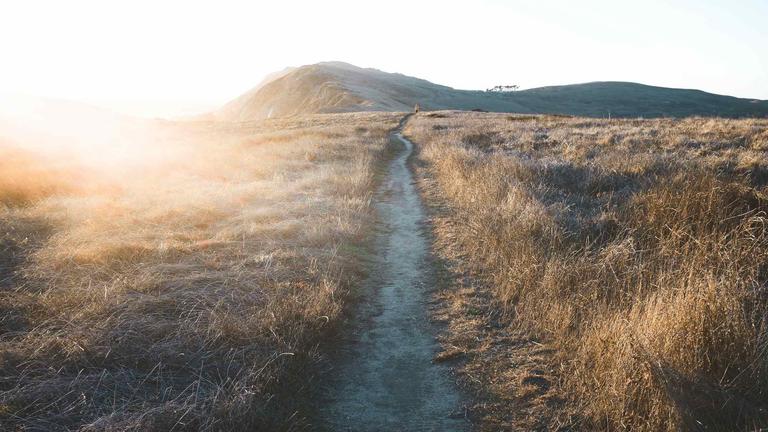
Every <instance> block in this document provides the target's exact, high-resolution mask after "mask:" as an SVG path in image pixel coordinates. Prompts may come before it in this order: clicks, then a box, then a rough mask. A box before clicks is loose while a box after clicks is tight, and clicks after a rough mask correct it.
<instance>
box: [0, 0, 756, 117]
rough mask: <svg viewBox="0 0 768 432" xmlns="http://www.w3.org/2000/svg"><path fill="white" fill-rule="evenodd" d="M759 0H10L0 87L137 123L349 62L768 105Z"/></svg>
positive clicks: (457, 81)
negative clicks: (300, 70)
mask: <svg viewBox="0 0 768 432" xmlns="http://www.w3.org/2000/svg"><path fill="white" fill-rule="evenodd" d="M766 21H768V3H766V2H764V1H762V0H748V1H740V2H728V1H693V0H683V1H662V0H652V1H645V2H633V3H628V2H615V1H607V0H605V1H603V0H593V1H583V2H570V1H565V0H558V1H549V2H546V3H545V2H531V1H489V0H486V1H482V2H476V1H473V2H451V1H420V2H413V1H402V0H395V1H388V2H365V1H341V0H333V1H323V2H316V1H281V2H246V1H242V2H241V1H217V2H212V1H211V2H189V1H164V2H157V1H144V0H141V1H132V2H110V1H83V0H76V1H67V2H61V1H34V0H32V1H24V2H21V1H17V2H9V3H6V4H4V6H3V8H2V13H0V47H1V49H0V53H1V55H2V67H0V92H4V93H20V94H26V95H33V96H45V97H55V98H63V99H72V100H77V101H84V102H88V103H91V104H94V105H99V106H106V107H109V108H112V109H114V110H117V111H123V112H129V113H135V114H144V115H162V116H165V115H183V114H190V113H195V112H201V111H205V110H207V109H211V108H214V107H217V106H219V105H220V104H222V103H224V102H226V101H227V100H230V99H232V98H234V97H236V96H237V95H239V94H240V93H242V92H244V91H246V90H247V89H249V88H251V87H253V86H254V85H255V84H256V83H258V81H259V80H260V79H261V78H262V77H263V76H264V75H265V74H267V73H269V72H272V71H275V70H279V69H282V68H284V67H286V66H298V65H303V64H310V63H315V62H319V61H328V60H340V61H345V62H349V63H352V64H355V65H358V66H362V67H375V68H378V69H382V70H384V71H388V72H400V73H404V74H407V75H413V76H418V77H421V78H425V79H428V80H430V81H433V82H436V83H439V84H445V85H449V86H452V87H455V88H462V89H483V88H486V87H489V86H493V85H496V84H518V85H520V86H522V87H523V88H530V87H537V86H545V85H555V84H569V83H578V82H589V81H601V80H617V81H635V82H641V83H646V84H653V85H661V86H670V87H683V88H700V89H703V90H706V91H709V92H713V93H720V94H729V95H735V96H741V97H752V98H762V99H768V84H766V83H767V82H768V80H767V79H766V78H768V56H766V55H765V54H766V51H765V47H766V46H768V26H766V25H764V23H765V22H766Z"/></svg>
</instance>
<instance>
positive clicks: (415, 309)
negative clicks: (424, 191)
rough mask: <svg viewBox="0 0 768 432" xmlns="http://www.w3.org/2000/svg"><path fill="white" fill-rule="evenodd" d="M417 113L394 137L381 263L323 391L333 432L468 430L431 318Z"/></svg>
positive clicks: (383, 203) (379, 197)
mask: <svg viewBox="0 0 768 432" xmlns="http://www.w3.org/2000/svg"><path fill="white" fill-rule="evenodd" d="M409 117H410V116H406V117H405V118H404V119H403V120H402V121H401V123H400V126H399V127H398V128H397V129H396V130H395V131H393V132H392V139H393V140H394V141H395V142H397V143H399V144H400V145H402V151H401V153H400V154H399V155H398V156H397V157H396V158H394V159H393V160H392V161H391V162H390V165H389V168H388V172H387V175H386V178H385V180H384V181H383V183H382V185H381V186H380V188H379V190H378V191H377V193H376V196H375V204H374V205H375V209H376V211H377V213H378V220H379V222H378V224H379V226H378V227H377V230H376V232H377V234H376V237H375V258H374V260H373V261H374V262H373V265H372V269H371V272H370V274H369V277H368V280H367V281H366V282H365V285H364V287H363V290H364V291H363V292H364V297H363V298H362V300H361V301H360V304H359V308H358V310H357V312H356V315H355V318H354V320H353V321H352V323H351V325H350V328H351V329H353V330H350V334H349V339H350V340H349V341H346V340H345V341H343V342H342V343H340V346H341V347H342V348H340V349H341V352H339V353H338V356H337V357H338V358H336V359H334V360H335V362H334V370H333V371H332V372H331V374H332V375H333V376H332V377H331V378H330V381H329V382H328V383H327V387H326V388H324V389H323V394H324V397H323V406H322V408H321V413H320V414H321V419H322V421H323V422H324V423H325V425H324V426H325V427H326V428H327V429H328V430H333V431H355V432H358V431H360V432H362V431H441V432H443V431H464V430H468V429H469V424H468V423H467V422H466V420H464V418H463V415H462V411H461V409H460V406H461V397H460V394H459V391H458V389H457V387H456V385H455V383H454V380H453V379H452V377H451V376H450V374H449V370H448V368H447V367H446V366H442V365H438V364H434V363H433V362H432V358H433V357H434V355H435V353H436V351H437V349H438V346H437V342H436V341H435V338H434V333H435V329H434V328H433V326H432V325H431V323H430V322H429V320H428V317H427V313H428V312H427V303H428V299H429V291H430V289H431V288H432V286H433V285H434V280H435V277H434V270H433V268H432V264H431V263H430V260H429V259H428V254H429V241H428V239H427V236H426V235H425V233H424V229H425V226H424V220H425V213H424V209H423V207H422V203H421V199H420V197H419V193H418V191H417V190H416V187H415V185H414V180H413V175H412V173H411V171H410V169H409V167H408V158H409V157H410V155H411V153H412V152H413V144H412V143H411V142H410V141H408V140H407V139H405V138H404V137H403V136H402V130H403V127H404V126H405V124H406V123H407V121H408V118H409Z"/></svg>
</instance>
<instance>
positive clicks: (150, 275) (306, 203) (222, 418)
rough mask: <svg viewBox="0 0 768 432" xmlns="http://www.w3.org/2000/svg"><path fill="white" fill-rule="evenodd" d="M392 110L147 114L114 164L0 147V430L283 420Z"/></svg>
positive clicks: (345, 280)
mask: <svg viewBox="0 0 768 432" xmlns="http://www.w3.org/2000/svg"><path fill="white" fill-rule="evenodd" d="M400 117H401V115H399V114H396V113H379V114H362V113H361V114H338V115H314V116H305V117H300V118H292V119H282V120H267V121H262V122H250V123H208V122H188V123H172V122H158V123H157V124H156V125H154V126H152V127H151V128H150V129H151V133H150V134H149V135H147V137H148V138H146V139H147V140H149V141H148V142H144V143H142V146H141V148H138V149H133V150H132V152H128V153H130V156H131V158H130V160H131V161H133V162H130V163H127V162H126V161H125V160H123V159H121V158H123V157H124V156H126V155H125V154H120V155H112V156H113V158H112V159H110V160H118V162H120V163H118V164H114V165H110V164H108V163H106V162H104V163H94V160H93V158H89V156H90V155H89V152H88V151H87V150H86V151H85V152H81V153H80V154H62V153H56V152H53V151H47V152H46V151H38V150H39V149H37V148H36V147H35V146H28V145H26V144H28V143H21V142H17V141H13V140H4V141H3V142H2V143H0V430H29V431H34V430H39V431H47V430H77V429H80V430H94V431H96V430H104V431H106V430H142V431H144V430H157V431H168V430H257V429H258V430H275V429H279V428H290V427H294V426H295V427H298V426H300V425H301V423H302V421H303V420H302V419H303V416H304V414H305V413H304V412H301V411H300V404H301V402H302V397H301V396H300V395H301V394H304V393H306V387H307V386H308V385H309V383H310V382H311V378H312V376H313V372H314V371H313V369H312V367H313V365H314V364H315V363H316V362H317V360H318V358H319V357H320V355H321V354H320V353H321V352H322V345H323V343H324V342H325V341H326V339H327V338H328V336H329V335H330V334H331V333H332V331H333V329H334V325H335V324H336V322H337V318H338V317H339V314H340V311H341V310H342V306H343V304H344V299H345V296H346V295H347V293H348V292H349V290H350V289H351V288H353V287H354V286H355V283H356V282H357V281H358V280H359V278H360V277H361V274H360V270H361V266H362V261H363V260H364V259H365V254H363V253H361V252H360V250H361V247H362V246H364V241H365V239H366V237H367V235H368V233H367V231H366V228H367V226H368V225H370V219H371V218H372V217H373V212H372V211H371V208H370V206H371V197H372V193H373V186H374V183H375V181H376V178H375V177H376V172H377V169H378V168H377V167H378V165H379V164H380V163H381V161H382V160H383V158H386V154H387V145H388V139H389V138H388V132H389V130H391V129H392V128H394V126H395V125H396V124H397V121H398V120H399V119H400ZM137 145H138V144H137ZM104 147H108V146H100V147H99V148H104ZM102 159H104V158H102ZM318 347H320V348H318ZM297 395H298V396H297Z"/></svg>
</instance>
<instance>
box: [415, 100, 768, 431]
mask: <svg viewBox="0 0 768 432" xmlns="http://www.w3.org/2000/svg"><path fill="white" fill-rule="evenodd" d="M406 133H407V134H408V135H409V136H410V137H411V138H412V139H413V140H414V141H415V142H416V143H417V145H419V146H420V155H419V159H418V162H417V166H418V172H419V174H420V175H421V176H422V186H423V189H424V191H425V192H426V194H427V198H428V203H429V204H430V205H431V206H432V207H433V211H434V229H435V233H436V244H437V246H438V250H439V253H440V254H441V255H442V256H443V257H444V258H445V259H446V260H447V262H448V263H449V264H450V267H451V269H452V271H453V272H454V273H453V274H454V276H466V275H471V276H473V277H474V280H476V281H482V283H476V282H472V281H469V282H468V281H467V279H468V278H461V279H460V280H459V281H458V282H456V283H455V284H454V288H453V290H449V292H447V293H446V294H444V299H445V300H446V303H445V305H444V307H443V308H442V311H441V314H440V315H441V316H442V317H444V318H446V319H448V320H449V325H450V327H449V334H448V336H447V337H446V338H445V340H444V345H445V347H446V350H447V351H448V352H453V353H458V354H451V356H458V355H463V356H464V357H465V358H466V361H465V362H464V363H463V365H462V366H461V370H462V373H463V376H464V378H465V379H466V380H467V381H468V382H469V383H470V384H472V385H473V387H474V388H475V389H477V390H479V391H480V393H479V394H480V396H479V397H480V398H481V399H484V400H485V404H484V405H483V407H484V408H478V409H477V411H478V413H477V415H479V416H480V417H481V418H482V421H483V423H482V424H483V425H484V426H485V428H486V429H488V430H496V429H498V428H501V427H502V426H510V425H517V426H520V425H523V426H524V428H533V427H549V428H556V427H558V425H562V424H565V425H570V426H571V427H575V428H578V429H584V430H593V429H605V430H615V429H631V430H647V431H658V430H670V431H671V430H680V429H683V430H698V429H701V430H703V429H706V430H739V429H742V430H743V429H753V428H757V427H759V426H763V427H764V426H766V425H768V422H767V421H766V419H767V418H768V416H766V414H767V413H766V411H765V410H766V409H767V408H768V404H766V400H768V399H767V398H768V375H767V373H768V358H767V357H766V355H767V354H766V349H767V348H768V346H767V345H766V342H767V341H768V329H767V328H766V326H767V325H768V321H766V313H768V304H767V303H766V302H767V301H768V293H766V288H767V285H766V282H767V281H768V272H767V271H766V270H767V269H766V264H768V231H767V230H768V219H767V217H768V215H767V214H766V211H768V195H767V193H768V189H766V184H767V183H768V153H767V152H768V121H766V120H725V119H707V118H691V119H681V120H668V119H662V120H610V121H609V120H600V119H582V118H564V117H546V116H544V117H532V116H525V117H524V116H509V115H500V114H499V115H497V114H479V113H432V114H420V115H419V116H417V117H414V118H413V119H412V120H411V122H410V123H409V126H408V128H407V129H406ZM470 279H473V278H470ZM521 369H522V370H521ZM560 396H564V397H565V398H566V399H567V400H568V402H569V403H568V404H567V406H568V407H569V408H568V409H563V408H562V403H561V401H560V399H559V397H560ZM504 410H507V411H513V410H520V412H519V413H517V412H504ZM520 416H528V418H527V419H525V420H520ZM536 416H538V417H537V418H534V417H536Z"/></svg>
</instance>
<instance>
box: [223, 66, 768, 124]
mask: <svg viewBox="0 0 768 432" xmlns="http://www.w3.org/2000/svg"><path fill="white" fill-rule="evenodd" d="M416 103H418V104H420V105H421V107H422V108H423V109H425V110H451V109H456V110H482V111H495V112H513V113H529V114H532V113H548V114H566V115H576V116H589V117H605V116H607V115H608V114H609V112H610V114H611V115H613V116H617V117H685V116H694V115H703V116H721V117H765V116H768V101H763V100H752V99H742V98H736V97H731V96H722V95H716V94H712V93H707V92H704V91H701V90H687V89H673V88H665V87H655V86H648V85H643V84H637V83H629V82H593V83H586V84H574V85H564V86H552V87H540V88H534V89H529V90H522V91H516V92H508V93H496V92H485V91H471V90H457V89H453V88H451V87H447V86H443V85H439V84H435V83H432V82H429V81H426V80H423V79H419V78H415V77H410V76H406V75H402V74H397V73H387V72H382V71H380V70H377V69H364V68H359V67H357V66H353V65H350V64H347V63H341V62H326V63H318V64H314V65H307V66H301V67H298V68H289V69H285V70H283V71H281V72H279V73H276V74H273V75H272V76H270V77H268V78H267V79H265V81H263V82H262V83H261V84H259V86H257V87H255V88H254V89H252V90H250V91H248V92H247V93H245V94H243V95H242V96H240V97H238V98H236V99H234V100H233V101H231V102H229V103H227V104H226V105H224V106H223V107H222V108H221V109H220V110H219V111H218V112H217V113H216V114H215V115H216V117H217V118H218V119H222V120H229V121H250V120H260V119H264V118H269V117H284V116H293V115H302V114H311V113H332V112H354V111H409V110H411V109H412V108H413V106H414V105H415V104H416Z"/></svg>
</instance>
